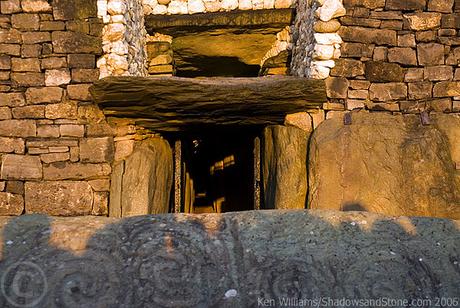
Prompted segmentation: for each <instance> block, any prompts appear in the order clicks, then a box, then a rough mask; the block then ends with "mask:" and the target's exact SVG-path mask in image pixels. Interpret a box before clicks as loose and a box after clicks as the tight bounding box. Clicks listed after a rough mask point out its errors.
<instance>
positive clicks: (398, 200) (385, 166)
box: [309, 112, 460, 219]
mask: <svg viewBox="0 0 460 308" xmlns="http://www.w3.org/2000/svg"><path fill="white" fill-rule="evenodd" d="M431 120H432V125H429V126H423V125H422V124H421V122H420V117H419V116H418V115H390V114H385V113H372V114H369V113H365V112H360V113H352V125H344V123H343V118H341V117H339V118H334V119H329V120H326V121H325V122H324V123H323V124H322V125H321V126H320V127H319V128H318V129H317V130H316V131H315V132H314V133H313V135H312V139H311V145H310V150H309V153H310V158H309V161H310V165H309V183H310V187H309V189H310V190H309V201H310V207H311V208H314V209H328V210H345V211H348V210H349V211H353V210H358V211H369V212H376V213H381V214H385V215H392V216H404V215H407V216H434V217H449V218H453V219H459V218H460V177H459V175H458V172H457V171H456V170H455V167H454V166H455V161H456V160H459V159H460V150H459V149H458V147H457V145H458V141H457V140H458V138H459V136H460V117H459V116H457V115H443V114H439V115H432V119H431Z"/></svg>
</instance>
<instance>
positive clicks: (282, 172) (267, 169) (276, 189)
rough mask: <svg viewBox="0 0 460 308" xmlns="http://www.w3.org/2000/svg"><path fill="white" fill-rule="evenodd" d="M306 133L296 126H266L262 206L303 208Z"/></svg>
mask: <svg viewBox="0 0 460 308" xmlns="http://www.w3.org/2000/svg"><path fill="white" fill-rule="evenodd" d="M308 137H309V133H308V132H305V131H304V130H301V129H299V128H296V127H289V126H280V125H276V126H268V127H267V128H265V130H264V138H263V141H264V142H263V144H264V147H263V157H264V159H263V169H262V174H263V179H264V194H265V195H264V202H265V208H267V209H304V208H305V206H306V196H307V161H306V157H307V143H308Z"/></svg>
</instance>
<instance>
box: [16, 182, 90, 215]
mask: <svg viewBox="0 0 460 308" xmlns="http://www.w3.org/2000/svg"><path fill="white" fill-rule="evenodd" d="M25 201H26V205H25V207H26V213H27V214H32V213H40V214H47V215H52V216H84V215H90V214H91V211H92V208H93V190H92V189H91V186H90V185H89V184H88V182H77V181H62V182H61V181H58V182H50V181H45V182H27V183H26V185H25Z"/></svg>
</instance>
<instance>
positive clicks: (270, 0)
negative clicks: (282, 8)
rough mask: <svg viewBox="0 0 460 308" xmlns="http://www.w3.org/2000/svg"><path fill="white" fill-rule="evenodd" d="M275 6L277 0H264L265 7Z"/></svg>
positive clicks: (271, 7)
mask: <svg viewBox="0 0 460 308" xmlns="http://www.w3.org/2000/svg"><path fill="white" fill-rule="evenodd" d="M274 7H275V0H264V9H273V8H274Z"/></svg>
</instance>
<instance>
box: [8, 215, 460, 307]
mask: <svg viewBox="0 0 460 308" xmlns="http://www.w3.org/2000/svg"><path fill="white" fill-rule="evenodd" d="M459 228H460V222H459V221H452V220H444V219H427V218H410V217H402V218H390V217H384V216H380V215H376V214H372V213H350V212H349V213H340V212H317V211H310V212H308V211H294V212H288V211H258V212H245V213H228V214H223V215H196V216H193V215H160V216H144V217H133V218H129V219H123V220H118V219H110V218H98V217H79V218H50V217H44V216H22V217H19V218H15V219H11V218H0V256H1V262H0V276H1V278H2V280H1V282H2V283H3V284H2V285H1V286H2V292H0V307H32V306H33V307H120V308H122V307H158V308H161V307H222V308H230V307H258V306H261V305H260V304H259V305H258V303H260V300H267V301H268V302H269V303H270V302H271V300H273V302H274V301H276V303H279V301H280V300H283V301H288V300H290V301H291V304H289V305H282V304H276V305H275V304H272V305H265V306H271V307H281V306H283V307H285V306H286V307H311V306H313V305H310V304H308V305H306V304H305V305H304V304H296V301H297V302H298V301H299V300H304V301H307V300H310V301H313V300H319V299H321V298H322V299H323V300H337V301H338V300H342V303H343V300H344V299H347V300H348V301H350V300H352V299H354V300H359V301H360V302H361V303H362V306H364V307H376V306H382V304H377V302H375V303H376V304H372V302H366V300H371V299H373V300H374V301H375V300H379V301H380V303H382V301H388V300H394V301H396V300H399V302H398V303H401V304H398V303H396V304H393V306H397V307H401V306H406V305H405V304H402V301H403V300H407V301H408V302H410V301H411V300H418V301H419V303H420V301H421V300H426V299H431V300H432V303H436V302H438V301H440V300H441V299H442V300H443V301H446V304H445V305H444V304H442V306H447V307H458V306H459V305H458V296H459V294H460V283H459V282H460V252H459V247H460V231H459ZM26 282H27V283H26ZM19 290H20V291H19ZM348 301H347V302H348ZM30 303H32V304H35V305H29V304H30ZM329 303H330V302H329ZM335 303H337V302H335ZM366 303H367V304H366ZM425 303H427V302H426V301H425ZM447 303H451V304H447ZM26 304H27V305H26ZM330 306H333V307H337V306H341V307H343V306H350V305H348V304H330ZM353 306H354V305H353ZM356 306H359V305H356ZM423 306H424V307H433V306H436V304H425V305H423Z"/></svg>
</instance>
